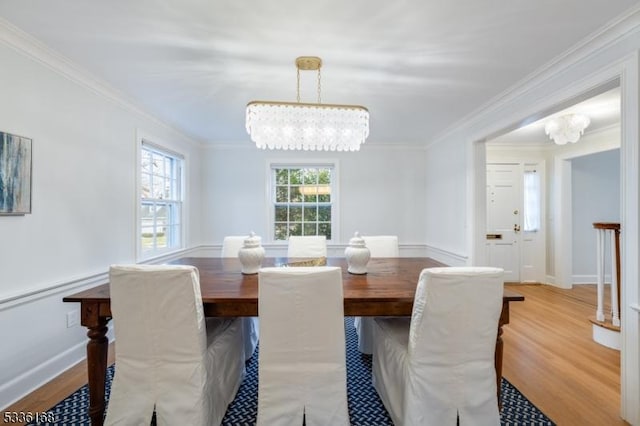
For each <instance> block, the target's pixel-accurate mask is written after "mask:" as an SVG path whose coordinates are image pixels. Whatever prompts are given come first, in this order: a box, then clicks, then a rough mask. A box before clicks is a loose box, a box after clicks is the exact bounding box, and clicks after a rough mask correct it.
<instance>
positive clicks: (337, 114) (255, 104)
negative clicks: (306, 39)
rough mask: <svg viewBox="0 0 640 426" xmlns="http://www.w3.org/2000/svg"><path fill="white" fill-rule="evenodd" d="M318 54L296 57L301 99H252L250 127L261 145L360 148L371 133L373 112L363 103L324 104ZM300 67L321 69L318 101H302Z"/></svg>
mask: <svg viewBox="0 0 640 426" xmlns="http://www.w3.org/2000/svg"><path fill="white" fill-rule="evenodd" d="M321 66H322V60H321V59H320V58H318V57H315V56H302V57H299V58H297V59H296V68H297V102H278V101H252V102H249V103H248V104H247V116H246V128H247V132H248V133H249V135H250V136H251V140H252V141H254V142H255V144H256V146H257V147H258V148H262V149H266V148H269V149H297V150H305V151H307V150H309V151H316V150H318V151H320V150H324V151H358V150H359V149H360V145H361V144H363V143H364V142H365V140H366V139H367V136H369V111H368V110H367V109H366V108H365V107H363V106H360V105H334V104H322V103H320V100H321V96H320V89H321V82H320V67H321ZM300 70H303V71H308V70H312V71H317V72H318V101H317V103H303V102H300Z"/></svg>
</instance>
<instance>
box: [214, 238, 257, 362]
mask: <svg viewBox="0 0 640 426" xmlns="http://www.w3.org/2000/svg"><path fill="white" fill-rule="evenodd" d="M247 238H249V236H248V235H245V236H242V235H229V236H226V237H224V240H222V251H221V253H220V257H233V258H236V259H237V258H238V251H240V249H241V248H242V246H243V245H244V240H246V239H247ZM257 238H260V237H257ZM240 321H242V330H243V333H244V356H245V357H246V359H249V358H251V357H252V356H253V353H254V352H255V350H256V346H258V339H259V335H260V325H259V323H258V318H256V317H243V318H240Z"/></svg>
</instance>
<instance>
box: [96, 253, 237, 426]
mask: <svg viewBox="0 0 640 426" xmlns="http://www.w3.org/2000/svg"><path fill="white" fill-rule="evenodd" d="M110 291H111V312H112V315H113V321H114V323H115V332H116V338H117V340H116V374H115V378H114V380H113V386H112V388H111V396H110V398H109V405H108V409H107V417H106V419H105V424H107V425H113V424H122V425H143V424H145V425H148V424H149V423H150V422H151V416H152V414H153V411H154V408H155V411H156V419H157V424H158V425H179V424H185V425H186V424H188V425H218V424H220V422H221V421H222V418H223V417H224V414H225V411H226V409H227V406H228V405H229V403H230V402H231V401H232V400H233V398H234V397H235V394H236V392H237V390H238V387H239V386H240V383H241V381H242V379H243V377H244V372H245V370H244V347H243V344H242V328H241V323H240V321H238V320H237V319H220V318H206V319H205V317H204V312H203V306H202V296H201V294H200V282H199V276H198V270H197V269H196V268H195V267H193V266H186V265H175V266H167V265H161V266H159V265H114V266H112V267H111V269H110Z"/></svg>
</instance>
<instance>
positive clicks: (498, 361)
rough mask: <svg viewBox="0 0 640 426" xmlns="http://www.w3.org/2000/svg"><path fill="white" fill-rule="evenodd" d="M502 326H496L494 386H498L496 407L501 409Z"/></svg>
mask: <svg viewBox="0 0 640 426" xmlns="http://www.w3.org/2000/svg"><path fill="white" fill-rule="evenodd" d="M502 333H503V331H502V324H500V325H499V326H498V338H497V339H496V355H495V363H496V384H497V385H498V407H499V408H500V409H502V386H501V385H502V350H503V346H504V343H503V342H502Z"/></svg>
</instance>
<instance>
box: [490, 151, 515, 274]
mask: <svg viewBox="0 0 640 426" xmlns="http://www.w3.org/2000/svg"><path fill="white" fill-rule="evenodd" d="M521 206H522V166H521V165H520V164H487V233H486V248H487V262H488V265H489V266H495V267H499V268H503V269H504V280H505V281H507V282H520V245H521V244H520V242H521V237H520V235H521V233H520V229H521V226H522V223H521V214H520V212H521Z"/></svg>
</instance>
